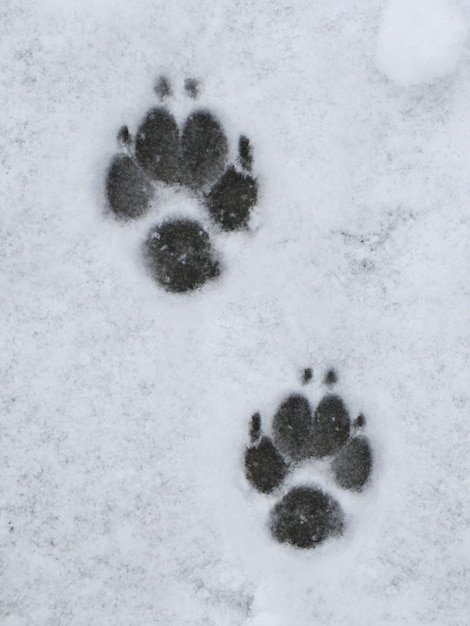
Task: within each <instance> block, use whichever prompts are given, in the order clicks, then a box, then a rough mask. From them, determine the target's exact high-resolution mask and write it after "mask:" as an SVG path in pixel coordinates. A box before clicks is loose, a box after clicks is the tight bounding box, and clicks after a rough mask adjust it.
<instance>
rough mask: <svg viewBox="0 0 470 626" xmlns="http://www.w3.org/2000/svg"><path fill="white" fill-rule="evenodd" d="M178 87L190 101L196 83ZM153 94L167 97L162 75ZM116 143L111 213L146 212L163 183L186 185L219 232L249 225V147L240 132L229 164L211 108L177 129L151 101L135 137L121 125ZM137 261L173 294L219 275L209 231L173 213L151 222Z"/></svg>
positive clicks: (254, 195)
mask: <svg viewBox="0 0 470 626" xmlns="http://www.w3.org/2000/svg"><path fill="white" fill-rule="evenodd" d="M185 90H186V93H187V95H188V96H189V97H190V98H192V99H196V98H197V96H198V94H199V84H198V82H197V81H196V80H195V79H193V78H188V79H186V81H185ZM155 92H156V94H157V95H158V97H159V98H160V100H162V101H163V102H164V101H166V100H167V99H168V98H169V97H170V96H171V93H172V89H171V85H170V82H169V81H168V79H167V78H165V77H160V79H159V80H158V82H157V84H156V85H155ZM118 141H119V144H120V146H121V152H120V153H119V154H116V155H115V156H114V157H113V158H112V159H111V163H110V165H109V167H108V170H107V173H106V198H107V205H108V207H109V209H110V211H111V212H112V213H113V214H114V216H115V217H116V218H118V219H120V220H123V221H128V220H134V219H137V218H140V217H143V216H145V215H146V214H147V213H148V211H149V210H150V208H151V207H153V206H156V204H158V190H159V188H160V187H162V186H165V185H166V186H170V187H172V188H174V189H175V190H178V189H186V190H187V191H188V192H189V193H190V194H191V195H192V196H193V198H194V199H195V201H196V202H197V203H198V204H199V205H200V206H201V208H202V209H203V210H205V211H206V213H207V215H208V216H209V218H210V222H211V223H212V224H213V225H214V226H215V227H218V228H219V229H221V230H223V231H226V232H232V231H239V230H244V229H247V228H248V224H249V220H250V215H251V212H252V210H253V208H254V207H255V206H256V203H257V200H258V182H257V180H256V178H254V177H253V176H252V174H251V170H252V164H253V152H252V148H251V144H250V141H249V140H248V138H247V137H245V136H243V135H242V136H240V138H239V145H238V160H237V162H236V163H229V159H228V151H229V144H228V140H227V137H226V135H225V131H224V129H223V127H222V125H221V123H220V122H219V120H218V119H217V117H216V116H215V115H214V114H213V113H212V112H211V111H210V110H207V109H203V108H199V109H196V110H194V111H193V112H192V113H190V114H189V116H188V117H187V119H186V120H185V122H184V123H183V124H182V125H181V126H180V125H179V124H178V123H177V122H176V120H175V118H174V116H173V114H172V113H171V112H170V111H169V109H168V108H167V106H166V105H165V104H161V105H158V106H156V107H154V108H152V109H150V111H148V112H147V114H146V115H145V117H144V119H143V120H142V121H141V123H140V125H139V127H138V129H137V133H136V136H135V138H133V137H132V136H131V134H130V133H129V130H128V128H127V126H123V127H122V128H121V129H120V131H119V133H118ZM143 258H144V260H145V263H146V266H147V268H148V270H149V272H150V274H151V275H152V276H153V278H154V279H155V280H156V281H157V282H158V283H159V284H160V285H161V286H162V287H164V288H165V289H166V290H167V291H170V292H175V293H184V292H190V291H193V290H195V289H198V288H199V287H201V286H202V285H204V284H205V283H206V282H207V281H208V280H212V279H215V278H217V277H218V276H219V275H220V272H221V268H220V263H219V261H218V260H217V255H216V253H215V252H214V250H213V247H212V245H211V242H210V235H209V233H208V232H207V231H206V230H205V229H204V228H203V226H202V224H200V223H199V222H198V221H196V220H194V219H184V218H181V217H175V218H171V219H169V220H166V221H165V222H164V223H163V224H160V225H156V226H154V227H153V228H152V229H151V231H150V232H149V234H148V237H147V238H146V241H145V243H144V246H143Z"/></svg>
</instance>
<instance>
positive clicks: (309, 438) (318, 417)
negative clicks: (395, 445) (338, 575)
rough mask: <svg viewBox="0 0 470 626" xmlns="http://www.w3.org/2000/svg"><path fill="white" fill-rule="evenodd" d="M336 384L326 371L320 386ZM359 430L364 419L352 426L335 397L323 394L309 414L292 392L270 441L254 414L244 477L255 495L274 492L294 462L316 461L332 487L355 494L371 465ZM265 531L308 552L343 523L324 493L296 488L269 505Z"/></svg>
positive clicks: (337, 532) (276, 419)
mask: <svg viewBox="0 0 470 626" xmlns="http://www.w3.org/2000/svg"><path fill="white" fill-rule="evenodd" d="M306 372H307V373H308V375H306V374H305V373H306ZM332 372H333V373H334V376H332V374H331V373H332ZM311 378H312V370H311V369H310V368H307V370H304V371H303V375H302V382H303V384H306V382H308V381H309V380H311ZM306 379H308V380H306ZM336 381H337V374H336V372H334V370H329V372H327V374H326V376H325V378H324V381H323V382H324V384H325V385H327V386H328V387H329V388H331V387H332V386H333V385H334V384H335V383H336ZM364 426H365V418H364V415H363V414H360V415H359V416H358V417H357V418H356V419H355V420H354V422H352V421H351V418H350V416H349V412H348V410H347V408H346V406H345V404H344V402H343V400H342V399H341V397H340V396H338V395H336V394H333V393H331V392H328V393H326V394H325V395H324V396H323V398H322V399H321V400H320V402H319V403H318V405H317V407H316V409H315V410H313V409H312V406H311V404H310V402H309V400H308V399H307V398H306V397H305V396H304V395H303V394H300V393H293V394H291V395H289V396H288V397H286V398H285V399H284V400H283V401H282V402H281V404H280V406H279V408H278V409H277V411H276V413H275V415H274V418H273V422H272V437H270V436H268V435H266V434H264V433H263V430H262V426H261V416H260V414H259V413H255V414H254V415H253V417H252V418H251V424H250V439H251V442H250V445H249V446H248V447H247V449H246V450H245V459H244V461H245V475H246V478H247V479H248V481H249V482H250V483H251V485H252V486H253V487H254V488H255V489H256V490H257V491H259V492H260V493H264V494H272V493H273V492H275V493H277V492H280V491H281V488H282V485H283V483H284V480H285V478H286V476H287V475H288V474H289V473H290V472H292V471H293V470H294V469H295V468H296V467H297V466H298V464H299V463H303V462H308V461H309V460H322V461H324V462H325V463H326V464H327V466H328V468H329V471H330V472H331V475H332V477H333V479H334V480H335V482H336V484H337V485H338V486H340V487H342V488H343V489H348V490H351V491H355V492H358V493H359V492H361V491H362V490H363V489H364V488H365V487H366V486H367V484H368V482H369V479H370V475H371V472H372V464H373V455H372V450H371V447H370V444H369V441H368V439H367V438H366V437H365V436H364V435H363V434H362V432H361V431H362V429H363V428H364ZM269 527H270V530H271V534H272V536H273V537H274V538H275V539H276V540H277V541H279V542H280V543H287V544H290V545H292V546H295V547H298V548H314V547H316V546H318V545H319V544H321V543H323V542H324V541H325V540H326V539H328V538H330V537H335V536H339V535H341V534H342V532H343V530H344V529H345V519H344V513H343V511H342V508H341V506H340V504H339V503H338V502H337V501H336V500H335V498H333V497H332V496H331V495H330V494H328V493H326V492H325V491H324V490H323V489H320V488H319V487H317V486H313V485H301V486H296V487H294V488H292V489H290V490H289V491H288V492H287V493H286V494H285V495H284V496H283V497H282V498H281V499H280V500H279V501H278V503H277V504H276V505H275V506H274V508H273V509H272V511H271V514H270V520H269Z"/></svg>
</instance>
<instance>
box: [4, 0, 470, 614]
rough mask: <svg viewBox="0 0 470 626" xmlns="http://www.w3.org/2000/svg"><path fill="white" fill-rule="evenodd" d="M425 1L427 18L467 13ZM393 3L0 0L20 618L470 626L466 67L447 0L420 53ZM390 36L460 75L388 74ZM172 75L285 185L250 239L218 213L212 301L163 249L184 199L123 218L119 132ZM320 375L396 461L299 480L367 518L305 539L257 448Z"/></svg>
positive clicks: (314, 397)
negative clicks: (271, 526) (163, 232)
mask: <svg viewBox="0 0 470 626" xmlns="http://www.w3.org/2000/svg"><path fill="white" fill-rule="evenodd" d="M430 5H432V7H434V8H433V9H432V10H430V11H429V14H428V15H427V16H426V19H427V20H428V21H426V26H423V28H425V29H428V24H431V25H432V24H433V23H434V22H435V18H436V15H438V13H437V12H438V9H439V7H444V6H450V5H447V3H446V5H444V3H441V2H437V0H433V1H432V2H431V3H430ZM391 6H392V5H391V4H387V6H386V7H384V4H383V3H382V2H380V1H377V0H337V1H336V2H331V1H330V0H318V2H314V3H312V2H310V1H307V0H299V1H298V2H295V3H292V2H286V1H284V0H281V1H279V2H272V1H271V0H257V1H256V2H255V1H254V0H217V1H215V0H197V1H196V0H184V1H179V0H173V1H172V2H163V1H162V0H135V1H134V2H132V3H130V2H124V0H113V1H112V2H111V0H99V1H97V0H93V1H91V0H80V1H76V2H74V1H72V0H69V1H68V2H66V3H64V2H59V1H58V0H38V1H34V2H33V1H31V0H29V1H21V2H20V1H19V0H5V1H4V2H3V3H2V5H1V7H0V23H1V24H2V33H3V34H2V38H1V43H0V59H1V60H0V63H1V66H2V71H1V88H0V98H1V115H0V123H1V137H2V143H1V145H0V150H1V152H0V156H1V159H0V162H1V180H2V195H3V202H2V205H3V210H2V217H1V221H0V229H1V239H0V241H1V246H0V255H1V263H2V271H1V274H0V293H1V295H2V305H1V312H2V324H1V332H2V350H1V356H0V367H1V380H2V383H1V392H0V403H1V404H0V407H1V417H0V428H1V431H0V432H1V449H2V455H1V459H2V464H1V472H0V498H1V517H0V545H1V554H0V563H1V568H2V583H1V585H0V622H1V623H2V624H3V625H5V626H39V625H41V626H43V625H47V626H63V625H67V626H79V625H80V626H81V625H88V624H90V625H91V624H93V625H97V624H112V625H115V626H118V625H123V626H134V625H135V626H147V625H148V626H154V625H162V626H163V625H165V626H203V625H204V626H312V624H316V625H321V626H323V625H334V626H342V625H344V626H356V625H357V626H368V625H371V626H372V625H374V626H375V625H377V624H400V625H402V624H404V625H410V626H411V625H413V626H415V625H416V624H426V625H428V624H436V625H439V626H440V625H444V624H445V625H446V626H457V625H459V626H464V625H466V624H468V615H469V614H470V597H469V588H470V560H469V555H470V528H469V521H470V506H469V504H470V489H469V487H470V478H469V476H470V471H469V470H470V467H469V464H470V460H469V459H470V455H469V440H470V419H469V418H470V402H469V398H470V390H469V379H470V378H469V374H470V368H469V351H470V333H469V328H470V324H469V321H470V320H469V312H470V287H469V278H468V276H469V268H470V246H469V245H468V241H469V237H470V210H469V209H470V200H469V198H470V172H469V170H470V168H469V151H470V113H469V106H468V103H469V102H470V58H469V54H468V50H467V48H466V47H462V45H461V44H459V46H457V47H458V48H459V50H458V55H457V56H454V52H451V49H452V50H453V43H455V41H457V37H456V35H455V32H456V30H458V31H459V32H460V30H459V28H460V26H459V24H461V21H460V18H459V20H458V24H457V23H456V22H455V21H454V20H453V18H452V15H454V14H453V13H451V14H449V13H447V12H446V11H447V9H446V10H445V11H444V9H443V8H442V11H443V13H442V12H441V15H443V17H444V18H446V19H444V20H443V23H442V24H440V25H439V28H438V29H437V31H438V35H439V36H438V37H437V38H436V41H435V46H434V45H431V43H430V41H428V40H426V46H425V47H423V48H422V49H420V53H422V55H421V56H420V55H419V54H417V55H416V56H417V61H416V65H414V66H413V67H411V69H410V67H407V68H405V67H402V65H403V64H405V65H406V64H407V57H406V55H404V56H398V54H397V49H396V42H395V41H391V40H390V38H389V37H388V35H387V36H385V34H386V33H385V34H384V29H385V31H386V29H387V23H388V26H390V20H391V19H392V18H390V20H389V21H388V22H387V19H388V18H387V19H385V18H383V10H384V8H385V10H386V11H391V8H390V7H391ZM393 6H398V5H397V4H396V3H393ZM387 7H388V8H387ZM439 10H441V9H439ZM460 10H461V12H462V16H464V18H462V19H465V21H468V19H469V15H470V7H469V5H468V3H461V5H460ZM449 15H450V17H449ZM447 17H449V19H447ZM384 19H385V22H384ZM392 21H393V24H392V26H393V29H394V32H395V33H396V32H397V29H398V21H397V20H392ZM407 24H408V22H407V21H406V20H405V23H404V26H403V30H402V31H400V33H399V35H400V37H401V36H402V35H403V38H406V37H409V36H410V31H409V29H408V27H407ZM423 24H424V22H423ZM456 24H457V26H458V28H457V26H456ZM393 29H392V30H393ZM447 29H448V30H447ZM427 33H428V30H426V33H425V34H427ZM377 36H379V43H380V46H379V47H380V48H381V49H382V58H383V59H385V60H387V59H388V60H389V61H390V68H391V69H390V68H389V69H388V70H387V69H386V68H383V71H385V73H386V74H390V76H391V77H392V79H393V80H396V81H397V82H399V83H400V82H401V83H403V82H405V83H408V82H419V83H423V82H428V81H429V80H430V79H431V78H434V77H436V76H441V75H443V74H444V73H445V74H446V76H445V78H444V79H442V80H440V81H437V82H435V83H434V84H430V85H427V84H420V85H417V86H414V87H413V88H412V89H408V90H404V89H402V88H401V87H399V86H397V85H396V84H395V83H394V82H390V81H389V80H387V79H386V78H385V77H384V76H383V75H382V74H381V73H379V72H378V71H377V68H376V50H377ZM459 37H460V35H459ZM392 39H393V38H392ZM412 39H413V38H412ZM387 41H388V43H387ZM407 41H409V40H407ZM459 41H460V39H459ZM407 49H408V50H409V47H408V48H407ZM423 50H425V54H424V52H423ZM424 57H425V58H424ZM457 57H459V63H458V64H456V59H457ZM423 59H424V60H423ZM424 61H425V62H424ZM431 66H432V67H431ZM162 72H164V73H165V74H166V75H168V76H169V77H170V78H171V80H172V82H173V85H174V92H175V96H174V100H173V105H172V106H173V107H174V110H175V111H176V114H177V116H178V119H182V118H183V116H184V114H185V111H186V110H187V109H188V107H189V106H190V105H191V103H190V102H188V101H187V99H186V98H185V96H184V91H183V89H182V85H183V81H184V78H186V77H187V76H195V77H197V78H199V79H200V80H201V81H202V85H203V90H202V94H201V98H200V100H201V104H203V105H207V106H208V107H210V108H211V109H212V110H214V111H215V112H216V113H217V115H218V116H219V117H220V119H221V121H222V122H223V124H224V126H225V128H226V130H227V134H228V136H229V138H230V141H231V142H232V145H235V144H236V141H237V138H238V134H239V133H240V132H243V133H245V134H246V135H247V136H249V137H250V138H251V140H252V143H253V146H254V152H255V172H256V175H257V176H258V177H259V181H260V185H261V193H260V199H259V203H258V207H257V211H256V215H255V216H254V219H253V222H252V227H251V230H250V232H248V233H236V234H222V233H220V232H217V231H216V230H215V229H214V228H212V230H211V234H212V237H213V241H214V245H215V246H216V248H217V250H218V251H219V252H220V254H221V255H222V257H223V259H224V264H225V266H226V267H225V272H224V274H223V276H222V278H221V280H220V281H218V282H213V283H212V284H208V285H206V286H205V287H204V288H203V289H201V290H200V291H199V292H197V293H194V294H190V295H171V294H168V293H166V292H164V291H162V290H161V289H160V288H159V287H158V286H156V285H155V284H154V283H153V282H152V280H151V279H150V278H149V277H148V275H147V274H146V273H145V272H144V270H143V268H142V265H141V263H140V260H139V247H140V244H141V241H142V238H143V237H144V235H145V233H146V232H147V230H148V227H149V226H150V224H154V223H158V221H159V220H160V219H161V216H162V215H163V214H164V213H165V211H167V212H168V210H169V208H168V207H169V205H165V202H163V199H162V204H163V205H164V206H162V207H161V208H160V207H159V206H155V207H154V209H153V212H152V215H151V216H150V217H149V218H148V220H147V219H144V220H143V221H138V222H136V223H131V224H129V223H128V224H121V223H116V221H114V220H113V219H112V218H111V217H110V216H109V215H107V214H106V212H105V210H104V207H105V202H104V193H103V181H104V174H105V171H106V168H107V165H108V163H109V160H110V158H111V157H112V155H113V154H114V152H115V150H116V149H117V146H116V142H115V137H116V133H117V131H118V129H119V128H120V126H121V125H122V124H124V123H127V124H128V126H129V129H130V130H131V132H135V130H136V127H137V125H138V124H139V122H140V120H141V119H142V116H143V115H144V113H145V112H146V110H147V109H148V108H149V106H151V105H152V104H153V103H154V102H155V94H153V92H152V85H153V84H154V81H155V79H156V77H157V76H158V75H159V74H160V73H162ZM410 76H411V78H410ZM407 77H408V78H407ZM403 79H405V80H403ZM416 79H418V80H416ZM192 106H194V105H192ZM165 207H166V208H165ZM193 210H196V209H194V207H193ZM197 210H198V209H197ZM307 366H311V367H312V368H313V370H314V381H313V383H312V384H311V385H309V386H308V387H305V388H303V389H304V391H305V393H307V394H308V396H309V397H310V398H311V401H312V403H315V402H317V401H318V400H319V398H320V397H321V396H322V394H323V393H324V389H323V388H322V385H321V378H322V375H323V372H324V371H325V368H327V367H330V366H334V367H335V368H336V369H337V371H338V373H339V384H338V392H339V393H340V394H341V395H342V396H343V398H344V400H345V401H346V403H347V404H348V406H349V408H350V411H351V413H352V414H357V413H358V412H359V411H362V412H364V414H365V415H366V417H367V426H366V432H367V435H368V436H369V438H370V440H371V443H372V446H373V448H374V453H375V467H374V473H373V480H372V481H371V484H370V486H369V488H368V489H367V490H366V491H364V492H363V493H362V494H354V493H347V492H343V491H341V490H340V489H339V488H336V487H335V486H334V485H333V484H332V482H331V478H329V476H328V475H327V474H324V473H322V471H321V470H320V469H318V468H317V469H315V468H314V467H313V468H311V472H310V473H311V476H310V477H309V470H308V468H307V469H306V470H305V472H303V473H302V474H299V475H298V476H296V475H295V474H294V475H292V476H291V477H290V479H289V481H290V482H289V484H296V482H298V481H305V480H308V481H312V482H316V481H319V484H322V485H325V486H326V488H328V489H329V490H330V492H331V493H332V494H333V495H334V496H335V497H336V498H337V499H338V500H339V502H340V503H341V506H342V507H343V509H344V511H345V515H346V518H347V522H348V527H347V532H346V533H345V535H344V536H343V537H342V538H340V539H335V540H331V541H329V542H326V543H325V544H324V545H323V546H321V547H320V548H318V549H316V550H304V551H302V550H297V549H294V548H289V547H287V546H285V545H280V544H278V543H275V542H273V541H272V540H271V538H270V535H269V531H268V529H267V527H266V522H267V516H268V513H269V510H270V509H271V507H272V506H273V504H274V503H275V502H276V501H277V496H274V495H273V496H265V495H260V494H257V493H256V492H255V491H254V490H253V489H252V488H251V487H250V486H249V485H248V483H247V481H246V479H245V477H244V472H243V464H242V459H243V452H244V449H245V446H246V445H247V443H248V425H249V420H250V416H251V415H252V413H253V412H254V411H257V410H259V411H260V412H261V415H262V417H263V422H264V424H265V426H266V427H267V429H268V430H269V424H270V420H271V418H272V416H273V414H274V412H275V410H276V407H277V406H278V404H279V402H280V401H281V400H282V399H283V398H284V397H285V395H286V394H287V393H289V392H291V391H298V390H299V389H300V383H299V374H300V371H301V370H302V369H303V368H304V367H307ZM315 472H317V474H316V473H315ZM286 488H287V486H286Z"/></svg>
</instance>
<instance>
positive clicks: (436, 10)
mask: <svg viewBox="0 0 470 626" xmlns="http://www.w3.org/2000/svg"><path fill="white" fill-rule="evenodd" d="M467 34H468V29H467V24H466V21H465V18H464V16H463V14H462V11H461V10H460V8H459V6H458V5H457V4H456V3H455V2H454V1H453V0H389V2H388V3H387V5H386V7H385V10H384V12H383V17H382V21H381V24H380V30H379V36H378V43H377V67H378V69H379V70H380V71H381V72H383V73H384V74H385V75H386V76H387V77H388V78H390V80H393V81H394V82H396V83H397V85H401V86H403V87H410V86H411V85H419V84H421V83H433V82H435V81H436V80H439V79H441V78H444V77H446V76H448V75H449V74H452V73H453V72H454V71H455V68H456V65H457V63H458V61H459V59H460V57H461V55H462V52H463V49H464V46H465V42H466V39H467Z"/></svg>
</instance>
